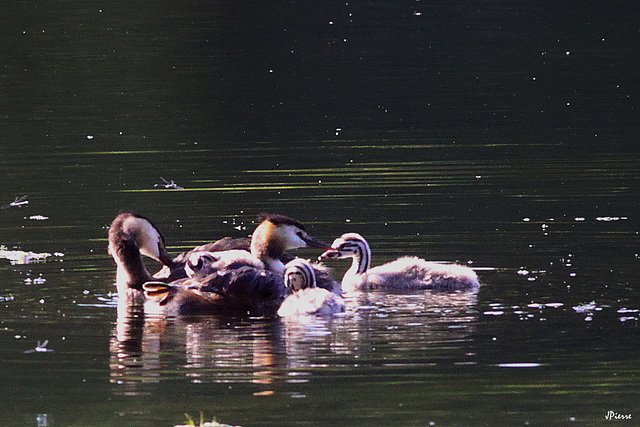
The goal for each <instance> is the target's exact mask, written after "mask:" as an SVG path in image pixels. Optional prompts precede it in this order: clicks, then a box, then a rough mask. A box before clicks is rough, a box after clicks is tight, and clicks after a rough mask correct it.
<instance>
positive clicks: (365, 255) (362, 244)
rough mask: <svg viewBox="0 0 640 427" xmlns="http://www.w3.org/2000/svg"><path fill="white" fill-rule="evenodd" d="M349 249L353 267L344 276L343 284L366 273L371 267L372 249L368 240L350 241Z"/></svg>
mask: <svg viewBox="0 0 640 427" xmlns="http://www.w3.org/2000/svg"><path fill="white" fill-rule="evenodd" d="M348 249H349V251H350V252H351V253H352V255H351V258H353V260H352V262H351V267H349V270H347V272H346V273H345V275H344V278H343V280H342V281H343V283H344V282H348V281H350V280H351V279H352V278H353V277H356V276H357V275H359V274H362V273H364V272H366V271H367V270H368V269H369V267H370V266H371V249H370V248H369V244H368V243H367V241H366V240H364V239H362V240H350V241H349V243H348Z"/></svg>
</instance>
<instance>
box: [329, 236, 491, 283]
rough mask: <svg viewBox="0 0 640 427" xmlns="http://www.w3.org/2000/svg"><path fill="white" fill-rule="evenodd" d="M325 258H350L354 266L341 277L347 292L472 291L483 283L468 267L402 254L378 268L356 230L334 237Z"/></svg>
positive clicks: (364, 241)
mask: <svg viewBox="0 0 640 427" xmlns="http://www.w3.org/2000/svg"><path fill="white" fill-rule="evenodd" d="M331 246H332V249H331V250H328V251H326V252H325V253H323V254H322V255H321V257H322V258H340V259H344V258H351V259H352V263H351V267H350V268H349V270H347V272H346V273H345V275H344V277H343V278H342V288H343V290H345V291H347V292H351V291H355V290H368V289H398V290H401V289H435V290H443V291H454V290H469V289H475V288H477V287H479V286H480V283H479V282H478V276H477V275H476V273H475V272H474V271H473V270H472V269H470V268H469V267H466V266H463V265H458V264H443V263H437V262H428V261H425V260H424V259H422V258H418V257H411V256H406V257H401V258H398V259H397V260H395V261H392V262H389V263H387V264H383V265H380V266H378V267H373V268H369V267H370V265H371V249H370V248H369V244H368V243H367V241H366V240H365V239H364V238H363V237H362V236H361V235H359V234H357V233H346V234H343V235H342V236H341V237H338V238H337V239H336V240H334V242H333V244H332V245H331Z"/></svg>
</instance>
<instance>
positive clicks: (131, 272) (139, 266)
mask: <svg viewBox="0 0 640 427" xmlns="http://www.w3.org/2000/svg"><path fill="white" fill-rule="evenodd" d="M109 254H110V255H111V256H112V257H113V260H114V261H115V262H116V266H117V272H116V284H117V285H118V293H120V294H121V295H124V294H125V293H127V290H128V289H137V290H141V289H142V284H143V283H144V282H146V281H148V280H150V279H152V277H151V275H150V274H149V271H148V270H147V268H146V267H145V265H144V262H143V261H142V255H146V256H148V257H150V258H153V259H155V260H156V261H159V262H161V263H163V264H164V265H166V266H169V267H171V266H172V265H173V262H172V260H171V257H170V256H169V254H168V253H167V250H166V249H165V244H164V238H163V237H162V234H160V231H158V228H157V227H156V226H155V225H153V223H152V222H151V221H150V220H148V219H147V218H145V217H143V216H140V215H136V214H133V213H129V212H126V213H121V214H120V215H118V216H117V217H116V218H115V219H114V220H113V222H112V223H111V227H110V228H109Z"/></svg>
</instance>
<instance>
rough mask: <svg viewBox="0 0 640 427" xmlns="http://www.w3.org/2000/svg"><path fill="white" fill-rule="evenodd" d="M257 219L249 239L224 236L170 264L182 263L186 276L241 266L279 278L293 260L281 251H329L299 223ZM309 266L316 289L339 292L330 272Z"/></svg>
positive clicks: (264, 217)
mask: <svg viewBox="0 0 640 427" xmlns="http://www.w3.org/2000/svg"><path fill="white" fill-rule="evenodd" d="M258 220H259V221H260V225H258V227H256V229H255V231H254V232H253V234H252V235H251V239H231V238H228V237H225V238H224V239H221V240H218V241H217V242H215V243H210V244H207V245H203V246H198V247H196V248H194V249H193V250H192V251H190V252H187V253H184V254H181V255H179V256H178V257H176V259H174V264H183V265H184V268H185V270H186V272H187V275H188V276H191V275H192V274H193V273H194V271H197V270H202V269H204V270H206V271H207V272H208V273H210V272H211V271H212V270H217V269H220V268H229V266H234V265H244V264H249V265H252V266H254V267H256V268H264V269H267V270H270V271H272V272H274V273H276V274H279V275H282V274H284V264H285V262H288V261H291V260H293V259H294V258H295V257H293V256H291V255H289V254H287V253H285V251H288V250H293V249H297V248H302V247H306V246H310V247H315V248H320V249H331V246H330V245H328V244H327V243H323V242H321V241H319V240H316V239H314V238H313V237H311V236H309V234H308V233H307V232H306V231H305V228H304V226H303V225H302V224H301V223H300V222H298V221H296V220H294V219H292V218H289V217H287V216H284V215H277V214H260V216H259V217H258ZM247 251H248V252H247ZM312 265H313V268H314V270H315V274H316V280H317V283H318V286H320V287H322V288H325V289H329V290H332V291H336V292H340V285H339V283H337V282H336V281H335V280H334V279H333V277H332V275H331V271H330V269H328V268H327V267H326V266H324V265H321V264H317V263H314V264H312Z"/></svg>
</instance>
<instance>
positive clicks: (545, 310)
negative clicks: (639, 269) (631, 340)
mask: <svg viewBox="0 0 640 427" xmlns="http://www.w3.org/2000/svg"><path fill="white" fill-rule="evenodd" d="M488 305H489V307H490V309H489V310H485V311H483V312H482V314H483V315H484V316H504V315H509V314H511V315H516V316H518V318H519V320H521V321H527V320H538V321H545V320H547V315H548V314H549V313H552V312H553V311H554V310H561V311H562V312H563V313H567V314H572V313H573V314H577V315H581V316H583V320H584V321H585V322H591V321H593V320H594V316H596V315H597V314H599V313H605V312H609V313H613V310H615V313H616V315H617V316H618V319H619V320H620V322H627V321H638V320H640V309H635V308H627V307H622V308H618V309H615V308H614V307H612V305H611V304H598V303H597V302H596V301H590V302H585V303H582V304H577V305H573V306H571V307H570V308H569V307H567V306H566V305H565V304H564V303H561V302H548V303H537V302H532V303H529V304H526V305H522V306H520V305H513V306H509V307H505V306H504V305H503V304H501V303H490V304H488Z"/></svg>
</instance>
